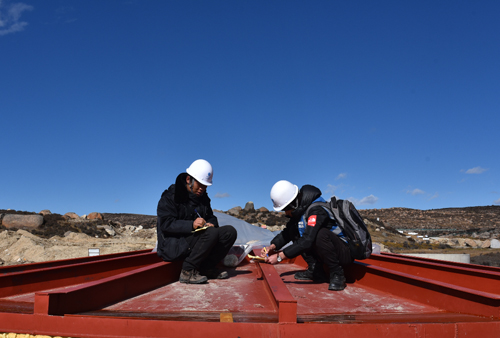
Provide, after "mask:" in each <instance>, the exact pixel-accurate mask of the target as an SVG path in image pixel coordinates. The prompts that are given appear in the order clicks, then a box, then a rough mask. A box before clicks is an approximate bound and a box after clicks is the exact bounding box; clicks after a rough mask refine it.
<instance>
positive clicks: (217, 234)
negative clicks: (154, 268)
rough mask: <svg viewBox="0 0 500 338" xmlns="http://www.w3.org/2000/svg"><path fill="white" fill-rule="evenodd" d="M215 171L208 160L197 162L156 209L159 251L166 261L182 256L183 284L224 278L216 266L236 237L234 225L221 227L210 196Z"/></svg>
mask: <svg viewBox="0 0 500 338" xmlns="http://www.w3.org/2000/svg"><path fill="white" fill-rule="evenodd" d="M212 176H213V170H212V166H211V165H210V163H208V162H207V161H205V160H196V161H194V162H193V163H192V164H191V165H190V166H189V168H187V169H186V172H185V173H181V174H179V176H177V179H176V181H175V184H172V185H171V186H170V187H169V188H168V189H167V190H165V191H164V192H163V194H162V195H161V199H160V201H159V202H158V209H157V215H158V218H157V225H156V226H157V236H158V247H157V253H158V256H160V257H161V258H162V259H163V260H164V261H167V262H171V261H176V260H180V259H183V260H184V262H183V263H182V271H181V275H180V278H179V281H180V282H181V283H188V284H202V283H206V282H207V280H208V279H225V278H228V277H229V275H228V273H227V271H224V270H218V269H216V265H217V263H219V262H220V261H221V260H222V259H223V258H224V257H225V256H226V254H227V253H228V251H229V249H230V248H231V247H232V246H233V244H234V242H235V240H236V229H235V228H234V227H232V226H231V225H226V226H222V227H219V223H218V222H217V217H215V216H214V214H213V211H212V208H211V206H210V198H209V197H208V195H207V192H206V190H207V186H210V185H212Z"/></svg>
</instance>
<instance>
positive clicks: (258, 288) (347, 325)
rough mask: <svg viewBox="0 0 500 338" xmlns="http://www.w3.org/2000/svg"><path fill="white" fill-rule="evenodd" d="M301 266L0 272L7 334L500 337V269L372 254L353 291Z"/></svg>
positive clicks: (104, 264) (0, 306)
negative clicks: (307, 277) (202, 271)
mask: <svg viewBox="0 0 500 338" xmlns="http://www.w3.org/2000/svg"><path fill="white" fill-rule="evenodd" d="M304 267H305V263H304V261H303V260H302V259H301V258H297V259H295V260H288V261H286V262H284V263H282V264H279V265H275V266H272V265H268V264H264V263H258V262H253V261H250V260H248V259H246V260H244V261H243V262H242V263H241V264H240V265H239V266H238V267H237V268H236V269H233V270H230V278H229V279H226V280H210V281H209V283H208V284H204V285H189V284H181V283H179V282H178V277H179V273H180V264H179V263H167V262H163V261H161V260H160V259H159V258H158V257H157V255H156V254H155V253H152V252H150V251H136V252H128V253H121V254H113V255H103V256H94V257H85V258H78V259H71V260H62V261H53V262H46V263H34V264H26V265H18V266H6V267H1V268H0V332H16V333H29V334H41V335H51V336H70V337H199V336H202V335H203V336H204V337H206V338H210V337H241V338H243V337H269V338H273V337H300V338H303V337H306V336H308V337H309V336H311V335H317V336H323V337H349V338H353V337H362V336H365V337H370V338H376V337H437V338H447V337H456V338H458V337H464V338H465V337H481V338H486V337H500V269H499V268H492V267H485V266H478V265H471V264H460V263H451V262H444V261H437V260H429V259H421V258H412V257H409V256H399V255H392V254H381V255H379V254H374V255H372V256H371V257H370V258H369V259H366V260H363V261H356V262H355V263H354V264H353V265H352V266H351V267H350V268H349V269H348V270H346V276H347V288H346V289H345V290H344V291H339V292H332V291H328V289H327V284H315V283H312V282H309V281H298V280H295V279H294V278H293V275H294V273H295V271H297V270H301V269H304Z"/></svg>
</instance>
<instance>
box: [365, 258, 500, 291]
mask: <svg viewBox="0 0 500 338" xmlns="http://www.w3.org/2000/svg"><path fill="white" fill-rule="evenodd" d="M363 263H366V264H370V265H376V266H380V267H384V268H388V269H391V270H396V271H399V272H404V273H408V274H411V275H415V276H419V277H424V278H429V279H434V280H437V281H441V282H444V283H450V284H454V285H456V286H461V287H465V288H470V289H474V290H478V291H483V292H489V293H494V294H500V272H496V271H491V270H483V269H479V268H477V267H474V266H471V265H469V264H463V265H462V266H458V265H456V264H447V262H444V261H438V260H432V261H422V260H414V259H411V258H409V257H408V256H386V255H383V256H382V255H372V256H371V257H370V259H367V260H365V261H363Z"/></svg>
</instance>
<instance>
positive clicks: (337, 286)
mask: <svg viewBox="0 0 500 338" xmlns="http://www.w3.org/2000/svg"><path fill="white" fill-rule="evenodd" d="M345 287H346V285H345V277H344V271H343V270H339V271H334V272H330V285H328V290H332V291H342V290H344V289H345Z"/></svg>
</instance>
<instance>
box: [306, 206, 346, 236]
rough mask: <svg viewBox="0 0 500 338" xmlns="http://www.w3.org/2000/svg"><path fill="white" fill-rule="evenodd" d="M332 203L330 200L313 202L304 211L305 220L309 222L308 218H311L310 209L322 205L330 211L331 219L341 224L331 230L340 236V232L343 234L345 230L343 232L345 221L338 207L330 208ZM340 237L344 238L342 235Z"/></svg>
mask: <svg viewBox="0 0 500 338" xmlns="http://www.w3.org/2000/svg"><path fill="white" fill-rule="evenodd" d="M333 198H335V197H333ZM330 203H331V202H330ZM330 203H328V202H314V203H312V204H311V205H310V206H309V207H308V208H307V209H306V212H304V222H307V219H308V218H309V209H311V208H312V207H317V206H319V207H322V208H323V209H325V211H326V212H327V213H328V216H329V217H330V219H331V220H333V221H334V222H337V224H339V225H340V226H337V227H336V228H335V229H333V230H331V231H332V232H333V233H334V234H335V235H337V236H338V235H340V234H343V232H342V229H343V227H342V225H343V221H342V219H341V218H340V217H339V212H338V210H337V208H335V209H332V210H330V208H331V204H330ZM339 220H340V222H339ZM339 238H340V239H342V240H344V239H343V238H342V237H340V236H339ZM344 241H345V240H344Z"/></svg>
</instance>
